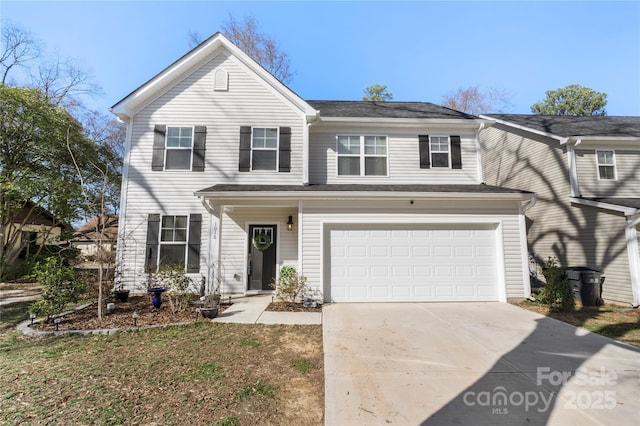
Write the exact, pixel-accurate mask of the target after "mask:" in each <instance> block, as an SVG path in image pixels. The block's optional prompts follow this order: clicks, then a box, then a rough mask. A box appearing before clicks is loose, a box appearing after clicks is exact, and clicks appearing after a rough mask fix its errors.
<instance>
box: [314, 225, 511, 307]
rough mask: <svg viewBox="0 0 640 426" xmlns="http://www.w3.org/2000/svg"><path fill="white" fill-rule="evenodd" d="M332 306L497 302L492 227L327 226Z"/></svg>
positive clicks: (496, 255)
mask: <svg viewBox="0 0 640 426" xmlns="http://www.w3.org/2000/svg"><path fill="white" fill-rule="evenodd" d="M325 238H327V239H328V241H326V242H325V243H326V244H327V246H326V247H327V248H328V250H327V251H328V253H327V251H325V253H326V254H327V255H328V257H329V261H330V265H327V266H329V267H328V268H327V269H325V270H326V271H327V272H328V273H329V274H330V277H328V278H329V280H328V282H326V281H325V282H326V283H327V287H328V288H325V291H327V290H328V291H329V292H330V299H331V300H332V301H335V302H376V301H377V302H392V301H396V302H416V301H420V302H432V301H433V302H447V301H456V302H461V301H465V302H466V301H498V300H501V292H500V288H501V285H502V284H500V282H501V279H500V276H501V274H499V273H498V265H499V262H498V259H499V257H500V256H501V255H500V254H499V252H500V251H501V250H499V247H498V246H497V244H498V241H499V239H498V238H497V231H496V225H495V224H438V225H433V224H431V225H385V224H375V225H354V224H350V225H332V226H331V227H329V228H328V229H327V232H326V233H325Z"/></svg>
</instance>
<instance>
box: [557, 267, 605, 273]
mask: <svg viewBox="0 0 640 426" xmlns="http://www.w3.org/2000/svg"><path fill="white" fill-rule="evenodd" d="M565 270H567V271H575V272H600V271H598V270H597V269H593V268H589V267H588V266H569V267H568V268H565Z"/></svg>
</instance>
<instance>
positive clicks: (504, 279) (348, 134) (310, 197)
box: [112, 34, 532, 302]
mask: <svg viewBox="0 0 640 426" xmlns="http://www.w3.org/2000/svg"><path fill="white" fill-rule="evenodd" d="M112 112H113V113H115V114H116V115H117V116H118V117H119V118H120V119H122V120H123V121H125V122H126V123H127V124H128V130H127V144H126V155H125V161H124V170H123V190H122V201H121V211H120V216H121V220H120V223H119V238H120V241H121V244H119V245H118V247H119V250H120V251H119V253H118V259H119V262H120V265H119V268H120V270H121V271H122V278H123V284H124V285H125V286H127V288H129V289H131V290H132V291H136V290H137V291H142V290H143V289H144V287H143V286H144V282H145V274H146V273H148V272H152V271H155V270H156V268H158V267H159V266H161V265H163V264H179V265H185V268H186V271H187V273H188V274H189V275H190V276H191V277H193V278H194V280H196V281H198V280H199V279H200V277H204V278H205V279H206V281H207V285H208V286H209V289H211V288H212V287H213V286H214V285H217V283H219V285H220V289H221V291H223V292H224V293H251V292H260V291H264V290H269V289H270V283H271V282H272V280H273V279H274V278H275V277H276V276H277V274H278V271H279V269H280V268H281V267H282V266H284V265H291V266H295V267H296V268H297V270H298V272H299V273H301V274H303V275H304V276H306V277H307V279H308V283H309V285H310V286H311V287H312V288H313V289H315V290H316V291H317V292H318V293H320V294H321V295H322V298H323V300H324V301H333V302H348V301H358V302H364V301H493V300H496V301H506V300H507V299H511V298H514V299H517V298H524V297H527V296H529V294H530V293H529V292H530V287H529V270H528V259H527V250H526V234H525V220H524V215H523V212H524V211H525V210H526V208H527V207H528V206H531V204H532V194H531V193H530V192H528V191H523V190H513V189H508V188H503V187H499V186H489V185H484V184H483V183H482V175H483V172H482V163H481V161H480V150H479V140H478V134H479V132H480V130H481V129H483V128H484V127H485V126H487V125H489V124H491V122H492V121H491V120H488V119H480V118H478V117H475V116H471V115H467V114H464V113H461V112H457V111H453V110H450V109H447V108H443V107H440V106H437V105H434V104H430V103H421V102H382V103H379V102H349V101H344V102H341V101H307V100H304V99H302V98H301V97H300V96H298V95H297V94H296V93H294V92H293V91H291V90H290V89H289V88H288V87H286V86H285V85H283V84H282V83H281V82H280V81H278V80H277V79H276V78H274V77H273V76H272V75H271V74H269V73H268V72H267V71H266V70H265V69H264V68H262V67H261V66H260V65H258V64H257V63H256V62H254V61H253V60H252V59H251V58H250V57H248V56H247V55H246V54H245V53H244V52H242V51H241V50H240V49H238V48H237V47H236V46H235V45H233V44H232V43H231V42H229V41H228V40H227V39H226V38H225V37H224V36H223V35H221V34H215V35H213V36H212V37H211V38H209V39H207V40H206V41H204V42H203V43H202V44H200V45H199V46H197V47H196V48H194V49H193V50H191V51H190V52H188V53H187V54H186V55H184V56H183V57H182V58H180V59H178V60H177V61H176V62H174V63H173V64H171V65H170V66H169V67H168V68H166V69H165V70H163V71H161V72H160V73H159V74H157V75H156V76H154V77H153V78H151V79H150V80H149V81H147V82H146V83H144V84H143V85H142V86H140V87H139V88H137V89H136V90H134V91H133V92H132V93H130V94H129V95H127V96H126V97H125V98H124V99H122V100H121V101H119V102H118V103H116V104H115V105H114V106H113V107H112Z"/></svg>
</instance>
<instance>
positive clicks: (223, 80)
mask: <svg viewBox="0 0 640 426" xmlns="http://www.w3.org/2000/svg"><path fill="white" fill-rule="evenodd" d="M213 79H214V81H213V90H215V91H217V92H226V91H227V90H229V73H228V72H227V70H225V69H223V68H219V69H218V70H216V73H215V74H214V76H213Z"/></svg>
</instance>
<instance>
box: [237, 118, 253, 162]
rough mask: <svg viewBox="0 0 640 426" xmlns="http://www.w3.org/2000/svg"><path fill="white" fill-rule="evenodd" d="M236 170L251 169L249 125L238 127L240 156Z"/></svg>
mask: <svg viewBox="0 0 640 426" xmlns="http://www.w3.org/2000/svg"><path fill="white" fill-rule="evenodd" d="M238 170H239V171H241V172H248V171H250V170H251V127H249V126H242V127H240V158H239V159H238Z"/></svg>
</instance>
